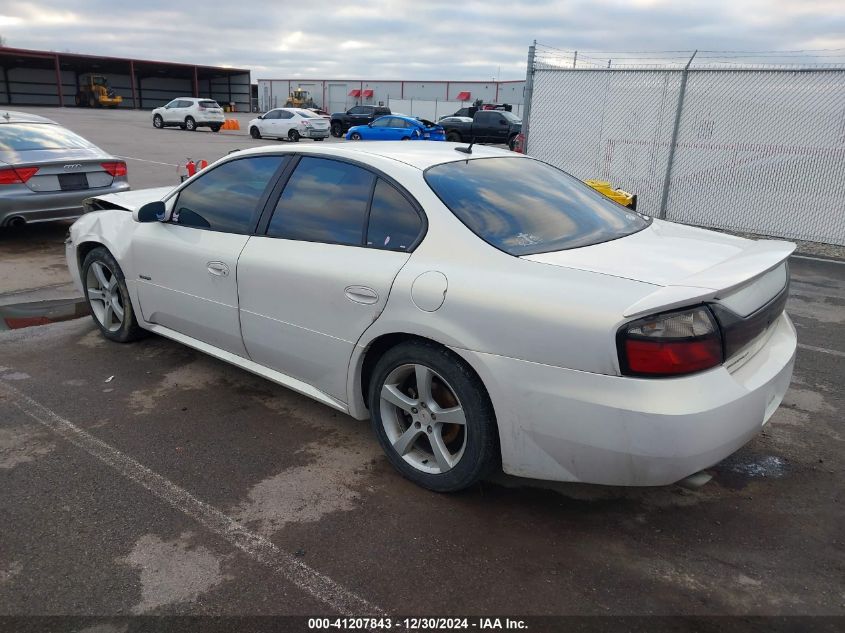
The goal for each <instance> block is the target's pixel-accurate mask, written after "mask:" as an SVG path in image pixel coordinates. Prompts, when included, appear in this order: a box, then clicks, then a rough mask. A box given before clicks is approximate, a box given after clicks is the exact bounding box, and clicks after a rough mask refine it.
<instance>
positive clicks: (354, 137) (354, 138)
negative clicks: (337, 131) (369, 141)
mask: <svg viewBox="0 0 845 633" xmlns="http://www.w3.org/2000/svg"><path fill="white" fill-rule="evenodd" d="M349 140H350V141H360V140H361V135H360V134H359V133H358V132H352V134H350V135H349Z"/></svg>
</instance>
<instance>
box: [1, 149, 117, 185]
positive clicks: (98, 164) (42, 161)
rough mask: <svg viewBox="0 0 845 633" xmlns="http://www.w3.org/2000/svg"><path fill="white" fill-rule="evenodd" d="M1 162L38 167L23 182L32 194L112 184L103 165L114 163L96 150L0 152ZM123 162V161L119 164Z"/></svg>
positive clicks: (109, 175)
mask: <svg viewBox="0 0 845 633" xmlns="http://www.w3.org/2000/svg"><path fill="white" fill-rule="evenodd" d="M0 161H2V162H4V163H8V164H10V165H14V166H15V167H16V168H17V167H22V168H23V167H37V168H38V171H37V172H36V173H35V175H33V176H32V177H30V178H29V180H27V181H26V186H27V187H28V188H29V189H31V190H32V191H36V192H49V191H73V190H85V189H96V188H99V187H108V186H109V185H111V184H112V182H113V181H114V178H113V177H112V175H111V174H110V173H108V172H107V171H106V170H105V169H103V163H108V162H117V161H118V159H115V158H109V157H108V156H107V155H105V154H103V152H102V150H100V149H98V148H95V147H94V148H90V149H89V148H70V149H68V148H62V149H31V150H3V151H0ZM120 162H122V161H120Z"/></svg>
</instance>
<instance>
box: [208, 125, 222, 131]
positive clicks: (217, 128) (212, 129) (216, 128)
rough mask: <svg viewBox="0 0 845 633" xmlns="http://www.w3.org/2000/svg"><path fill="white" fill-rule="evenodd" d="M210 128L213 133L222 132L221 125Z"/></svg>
mask: <svg viewBox="0 0 845 633" xmlns="http://www.w3.org/2000/svg"><path fill="white" fill-rule="evenodd" d="M209 127H211V131H212V132H219V131H220V126H219V125H212V126H209Z"/></svg>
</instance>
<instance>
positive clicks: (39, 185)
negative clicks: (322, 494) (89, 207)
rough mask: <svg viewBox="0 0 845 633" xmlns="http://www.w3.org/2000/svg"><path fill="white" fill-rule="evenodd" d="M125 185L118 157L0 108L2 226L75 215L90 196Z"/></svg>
mask: <svg viewBox="0 0 845 633" xmlns="http://www.w3.org/2000/svg"><path fill="white" fill-rule="evenodd" d="M128 189H129V183H128V182H127V180H126V163H125V162H123V161H122V160H120V159H118V158H115V157H114V156H112V155H111V154H108V153H107V152H104V151H103V150H101V149H100V148H99V147H97V146H96V145H94V144H93V143H90V142H89V141H86V140H85V139H84V138H82V137H81V136H78V135H76V134H74V133H73V132H71V131H70V130H68V129H65V128H63V127H62V126H61V125H59V124H58V123H56V122H55V121H51V120H50V119H47V118H44V117H42V116H38V115H35V114H28V113H26V112H12V111H6V112H3V111H0V227H10V226H11V227H14V226H22V225H24V224H27V223H30V222H49V221H52V220H66V219H73V218H77V217H79V216H80V215H82V213H83V206H82V201H83V200H84V199H85V198H88V197H89V196H91V195H92V194H95V195H96V194H98V193H113V192H120V191H126V190H128Z"/></svg>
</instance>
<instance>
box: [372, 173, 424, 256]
mask: <svg viewBox="0 0 845 633" xmlns="http://www.w3.org/2000/svg"><path fill="white" fill-rule="evenodd" d="M421 230H422V219H421V218H420V215H419V213H417V210H416V209H415V208H414V206H413V205H412V204H411V203H410V202H409V201H408V199H407V198H406V197H405V196H403V195H402V194H401V193H399V190H398V189H396V187H394V186H393V185H391V184H389V183H387V182H385V181H384V180H382V179H381V178H379V180H378V182H377V183H376V189H375V192H374V193H373V204H372V207H371V208H370V222H369V224H368V225H367V246H372V247H373V248H382V249H388V250H393V251H407V250H408V249H409V248H410V247H411V246H412V245H413V244H414V242H415V241H416V239H417V237H418V236H419V234H420V231H421Z"/></svg>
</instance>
